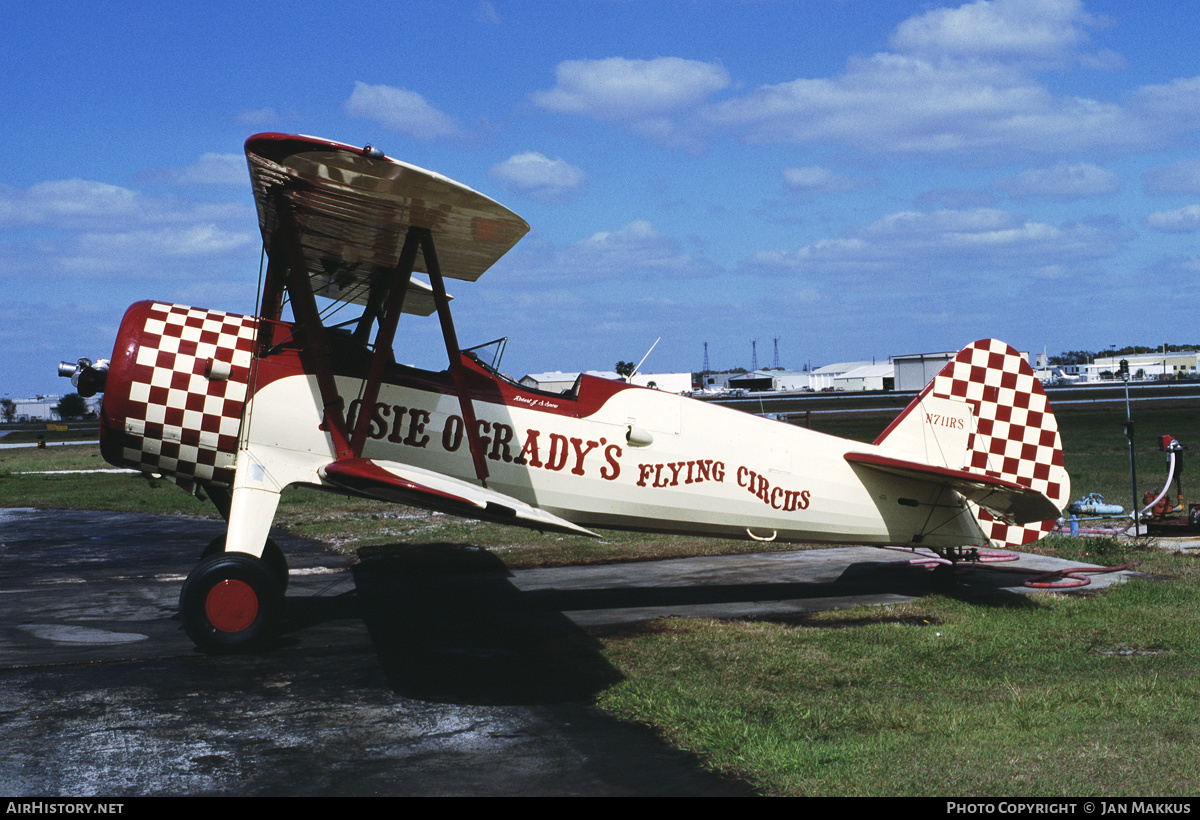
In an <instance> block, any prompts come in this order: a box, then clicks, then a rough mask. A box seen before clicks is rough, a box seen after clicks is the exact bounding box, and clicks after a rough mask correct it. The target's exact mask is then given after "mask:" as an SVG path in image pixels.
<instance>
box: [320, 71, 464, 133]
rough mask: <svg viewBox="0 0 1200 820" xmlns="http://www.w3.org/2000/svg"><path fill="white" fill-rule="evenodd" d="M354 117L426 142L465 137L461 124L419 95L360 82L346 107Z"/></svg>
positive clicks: (347, 101) (401, 89)
mask: <svg viewBox="0 0 1200 820" xmlns="http://www.w3.org/2000/svg"><path fill="white" fill-rule="evenodd" d="M343 107H344V109H345V112H346V113H347V114H348V115H349V116H352V117H362V118H363V119H368V120H374V121H375V122H378V123H379V124H380V125H383V126H384V127H385V128H390V129H391V130H393V131H396V132H398V133H401V134H406V135H408V136H410V137H415V138H417V139H422V140H436V139H442V138H446V137H459V136H462V134H463V131H462V129H461V128H460V127H459V125H458V121H457V120H455V119H454V117H451V116H450V115H449V114H444V113H442V112H441V111H438V110H437V109H436V108H434V107H433V106H431V105H430V104H429V103H428V102H426V101H425V98H424V97H422V96H421V95H420V94H417V93H416V92H415V91H408V90H407V89H403V88H394V87H392V86H389V85H367V84H366V83H362V82H356V83H355V84H354V91H353V92H351V94H350V98H349V99H348V100H346V103H345V105H344V106H343Z"/></svg>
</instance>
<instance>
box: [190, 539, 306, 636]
mask: <svg viewBox="0 0 1200 820" xmlns="http://www.w3.org/2000/svg"><path fill="white" fill-rule="evenodd" d="M179 611H180V615H181V617H182V619H183V629H184V631H185V632H186V633H187V635H188V637H189V638H191V639H192V640H193V641H194V642H195V644H196V646H198V647H199V648H200V649H201V651H203V652H207V653H209V654H221V653H229V652H244V651H251V650H254V649H258V648H261V647H262V646H263V645H264V643H265V642H266V641H267V640H268V639H269V638H271V637H272V636H273V635H274V634H275V632H276V631H277V629H278V627H279V623H280V619H281V617H282V613H283V591H282V590H281V589H280V588H279V584H278V582H277V581H276V575H275V573H274V572H273V571H272V570H271V568H270V567H269V566H268V565H267V563H266V562H265V561H263V560H262V559H261V558H256V557H255V556H253V555H248V554H246V553H244V552H220V553H216V554H214V555H210V556H208V557H207V558H204V559H203V560H201V561H200V563H199V564H198V565H197V566H196V568H195V569H194V570H192V572H191V573H190V574H189V575H188V577H187V580H186V581H184V583H183V590H182V592H180V595H179Z"/></svg>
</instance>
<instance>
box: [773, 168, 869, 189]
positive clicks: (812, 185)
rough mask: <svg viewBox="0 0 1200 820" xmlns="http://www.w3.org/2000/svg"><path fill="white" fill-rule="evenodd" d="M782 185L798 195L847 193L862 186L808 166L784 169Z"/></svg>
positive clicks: (857, 182) (834, 173)
mask: <svg viewBox="0 0 1200 820" xmlns="http://www.w3.org/2000/svg"><path fill="white" fill-rule="evenodd" d="M783 183H784V185H786V186H787V188H788V190H789V191H792V192H794V193H799V194H821V193H831V192H835V191H849V190H851V189H854V188H858V187H860V186H861V185H863V184H864V183H862V182H860V181H859V180H856V179H852V178H851V177H848V176H845V175H844V174H839V173H837V172H836V171H832V170H830V169H828V168H822V167H821V166H817V165H809V166H805V167H803V168H785V169H784V171H783Z"/></svg>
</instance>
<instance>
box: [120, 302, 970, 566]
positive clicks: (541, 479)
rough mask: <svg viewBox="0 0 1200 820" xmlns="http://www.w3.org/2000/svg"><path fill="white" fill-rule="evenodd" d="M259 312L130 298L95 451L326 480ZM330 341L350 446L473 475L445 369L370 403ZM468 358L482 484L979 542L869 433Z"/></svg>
mask: <svg viewBox="0 0 1200 820" xmlns="http://www.w3.org/2000/svg"><path fill="white" fill-rule="evenodd" d="M172 312H173V315H176V316H177V317H183V316H185V315H191V316H193V318H192V319H191V323H192V324H194V325H200V324H203V320H204V319H207V320H208V324H209V325H210V328H219V330H217V331H216V332H214V333H210V335H209V336H208V337H206V338H207V340H205V339H204V338H201V332H199V331H197V332H189V331H188V330H187V327H188V325H187V323H186V322H184V324H183V325H182V327H183V328H184V329H183V330H182V331H181V332H179V333H174V332H170V333H164V332H163V331H162V328H163V326H164V323H165V325H167V326H169V325H170V324H171V320H170V319H169V318H168V319H166V320H164V318H163V316H164V314H165V315H172ZM175 321H183V319H182V318H177V319H176V320H175ZM255 322H256V320H254V319H249V318H247V317H237V316H232V315H230V314H223V313H219V312H214V311H195V310H193V309H185V308H180V307H179V306H165V305H160V304H158V303H139V304H138V305H134V306H133V307H132V308H130V311H129V313H128V314H127V315H126V319H125V322H124V323H123V325H122V329H121V333H120V337H119V339H118V344H117V350H116V351H115V352H114V357H113V360H112V364H111V365H110V373H109V383H108V393H107V395H106V399H105V411H104V417H103V433H102V436H103V441H102V449H103V452H104V454H105V457H106V458H107V459H108V460H110V461H112V462H114V463H118V464H123V465H129V466H135V467H138V468H140V469H153V470H154V471H156V472H165V473H168V474H170V475H172V477H174V478H175V479H176V480H177V481H178V482H179V483H181V484H182V485H183V486H185V487H188V486H190V485H191V484H193V483H196V484H200V485H205V484H209V485H214V486H221V485H229V484H231V483H232V481H233V465H234V464H235V460H237V459H238V457H239V453H238V449H239V448H240V449H241V450H244V451H245V452H244V453H243V454H241V459H242V460H241V461H236V463H239V464H243V465H247V466H248V468H249V469H252V470H254V471H256V473H258V478H259V479H260V483H261V484H263V485H264V486H266V487H267V488H268V489H270V490H271V491H278V490H281V489H282V488H283V487H285V486H288V485H291V484H310V485H316V486H321V485H322V484H323V481H322V477H321V474H320V471H321V468H322V467H324V466H325V465H327V464H329V463H330V462H331V461H333V460H334V459H335V457H336V454H335V449H334V443H333V440H332V438H331V436H330V432H329V430H327V429H325V424H324V423H323V420H324V417H325V416H324V408H323V406H322V400H321V392H320V390H319V387H318V384H317V379H316V376H315V375H313V374H312V373H310V372H307V371H306V369H305V366H304V364H303V362H302V356H301V348H300V340H299V339H298V338H296V336H295V335H294V331H295V328H294V327H293V326H291V325H290V324H288V323H276V326H275V328H274V334H273V338H274V339H275V340H278V341H276V343H275V344H274V346H273V347H272V348H271V349H270V350H269V351H260V355H258V356H257V357H253V361H251V356H250V354H251V353H252V351H253V347H252V345H253V342H252V341H248V339H251V338H252V337H253V326H254V325H255ZM247 328H249V332H247V330H246V329H247ZM220 329H223V330H220ZM330 338H331V358H332V367H333V372H334V374H335V378H336V383H337V388H338V393H339V394H340V395H341V397H342V399H343V401H344V409H345V413H346V416H347V422H348V424H347V426H348V427H349V428H351V429H353V428H354V426H355V422H356V421H357V419H358V417H359V415H360V414H361V413H368V414H369V427H368V428H367V436H366V438H365V441H364V442H363V446H362V451H361V453H360V454H359V455H361V456H362V457H363V458H369V459H375V460H379V461H390V462H395V463H400V464H405V465H411V466H414V467H419V468H422V469H427V470H432V471H436V472H438V473H442V474H445V475H449V476H451V477H454V478H457V479H461V480H464V481H470V482H477V481H478V477H477V473H476V468H475V465H474V462H473V460H472V456H471V451H470V444H469V436H468V435H467V431H466V429H465V423H464V421H463V413H462V410H461V405H460V402H459V397H458V395H457V393H456V392H455V386H454V384H453V382H452V380H451V378H450V375H449V373H448V372H445V371H443V372H440V373H438V372H432V371H426V370H419V369H415V368H410V367H404V366H400V365H392V366H391V367H390V368H389V370H388V372H387V374H386V376H385V378H384V379H383V381H382V384H381V387H380V391H379V394H378V397H377V398H376V400H375V401H373V402H372V403H371V405H370V406H369V407H363V406H362V403H361V401H359V400H358V399H357V398H356V397H357V395H358V393H359V391H360V390H361V387H362V384H363V379H364V376H365V373H366V366H367V364H366V363H367V361H368V358H369V354H368V353H367V351H366V349H365V348H363V347H361V346H358V345H356V344H355V343H354V342H353V340H352V339H350V338H349V337H348V336H341V335H339V334H337V333H336V332H334V333H331V337H330ZM463 356H464V365H465V370H466V373H467V382H468V388H469V393H470V398H471V402H472V404H473V406H474V413H475V416H476V420H477V421H476V424H477V428H478V433H479V438H478V441H479V446H480V449H481V452H482V453H483V455H484V463H485V464H486V466H487V472H488V477H487V479H486V483H487V486H488V487H489V488H490V489H493V490H496V491H499V492H501V493H504V494H506V495H510V496H512V497H514V498H517V499H520V500H522V501H524V502H526V503H528V504H531V505H533V506H536V507H539V508H541V509H543V510H546V511H548V512H550V513H553V514H554V515H557V516H560V517H562V518H564V519H566V520H568V521H571V522H574V523H576V524H579V525H581V526H584V527H588V528H613V529H630V530H647V531H661V532H674V533H693V534H703V535H712V536H722V537H733V538H757V539H767V540H769V539H778V540H782V541H794V542H814V543H839V542H845V541H853V542H854V543H865V544H909V543H916V542H917V541H919V542H920V543H922V544H923V545H926V546H941V545H961V544H968V543H978V542H979V540H980V535H979V530H978V528H977V527H976V526H975V525H974V522H973V519H972V518H971V517H970V516H967V515H962V509H961V507H960V505H955V504H948V503H946V502H945V499H944V498H942V497H941V493H942V490H941V489H940V488H938V487H936V486H934V485H932V484H928V485H926V484H923V483H922V482H914V481H912V480H911V479H905V478H901V477H899V476H888V475H886V474H882V473H878V472H875V471H869V470H863V469H862V468H859V467H855V466H853V465H851V464H849V463H847V461H846V460H845V458H844V455H845V453H846V452H847V451H848V450H850V449H853V450H855V451H857V452H873V451H880V452H886V451H884V450H881V449H880V448H875V447H873V446H872V445H869V444H862V443H858V442H851V441H847V440H844V439H839V438H836V437H833V436H828V435H823V434H821V433H817V432H814V431H811V430H808V429H805V428H802V427H797V426H794V425H790V424H787V423H784V422H780V421H775V420H771V419H765V418H760V417H757V416H753V415H750V414H747V413H743V412H740V411H736V410H731V409H728V408H724V407H721V406H718V405H715V404H712V403H708V402H703V401H698V400H694V399H690V398H686V397H683V396H679V395H675V394H670V393H664V392H661V391H658V390H654V389H650V388H641V387H635V386H632V385H629V384H626V383H623V382H616V381H611V380H607V379H601V378H596V377H592V376H588V375H583V376H581V377H580V379H579V381H578V382H577V384H576V385H575V387H574V388H573V389H572V390H570V391H568V392H567V393H549V392H544V391H538V390H532V389H529V388H525V387H523V386H521V385H518V384H516V383H514V382H512V381H510V380H508V379H506V378H505V377H503V376H501V375H500V374H498V373H495V372H493V371H491V369H490V368H487V367H485V366H484V365H482V364H481V363H480V362H478V361H477V360H476V359H474V358H473V357H471V356H470V355H469V354H463ZM172 385H174V387H172ZM232 431H236V434H234V435H231V432H232ZM181 451H182V455H181ZM239 469H240V468H239ZM939 499H940V500H939ZM931 516H933V518H932V519H931ZM931 521H932V524H933V525H934V526H932V527H931ZM918 533H926V534H925V535H924V536H918V535H917V534H918Z"/></svg>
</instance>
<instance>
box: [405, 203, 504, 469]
mask: <svg viewBox="0 0 1200 820" xmlns="http://www.w3.org/2000/svg"><path fill="white" fill-rule="evenodd" d="M409 230H410V231H417V230H419V231H420V232H421V252H422V253H423V254H424V256H425V267H426V268H427V270H428V271H429V284H430V285H431V286H432V287H433V303H434V304H435V305H436V306H437V313H438V321H440V322H441V323H442V338H443V340H445V342H446V353H447V355H448V356H449V357H450V376H451V378H453V379H454V390H455V392H456V393H458V406H459V407H460V408H461V409H462V415H463V426H464V427H466V428H467V444H468V445H469V446H470V448H471V459H472V460H473V461H474V463H475V475H476V476H478V478H479V480H480V481H481V482H482V483H483V485H484V486H487V478H488V468H487V462H486V461H484V458H483V447H482V445H481V444H480V441H479V423H478V422H477V421H476V420H475V407H474V406H473V405H472V404H471V393H470V386H469V385H468V384H467V370H466V367H464V366H463V357H462V351H460V350H459V349H458V335H457V334H456V333H455V332H454V320H453V319H452V318H450V300H449V299H447V298H446V283H445V282H444V281H443V280H442V268H441V265H439V264H438V260H437V252H436V250H435V249H434V247H433V233H432V232H430V231H429V230H428V229H427V228H417V227H413V228H410V229H409Z"/></svg>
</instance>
